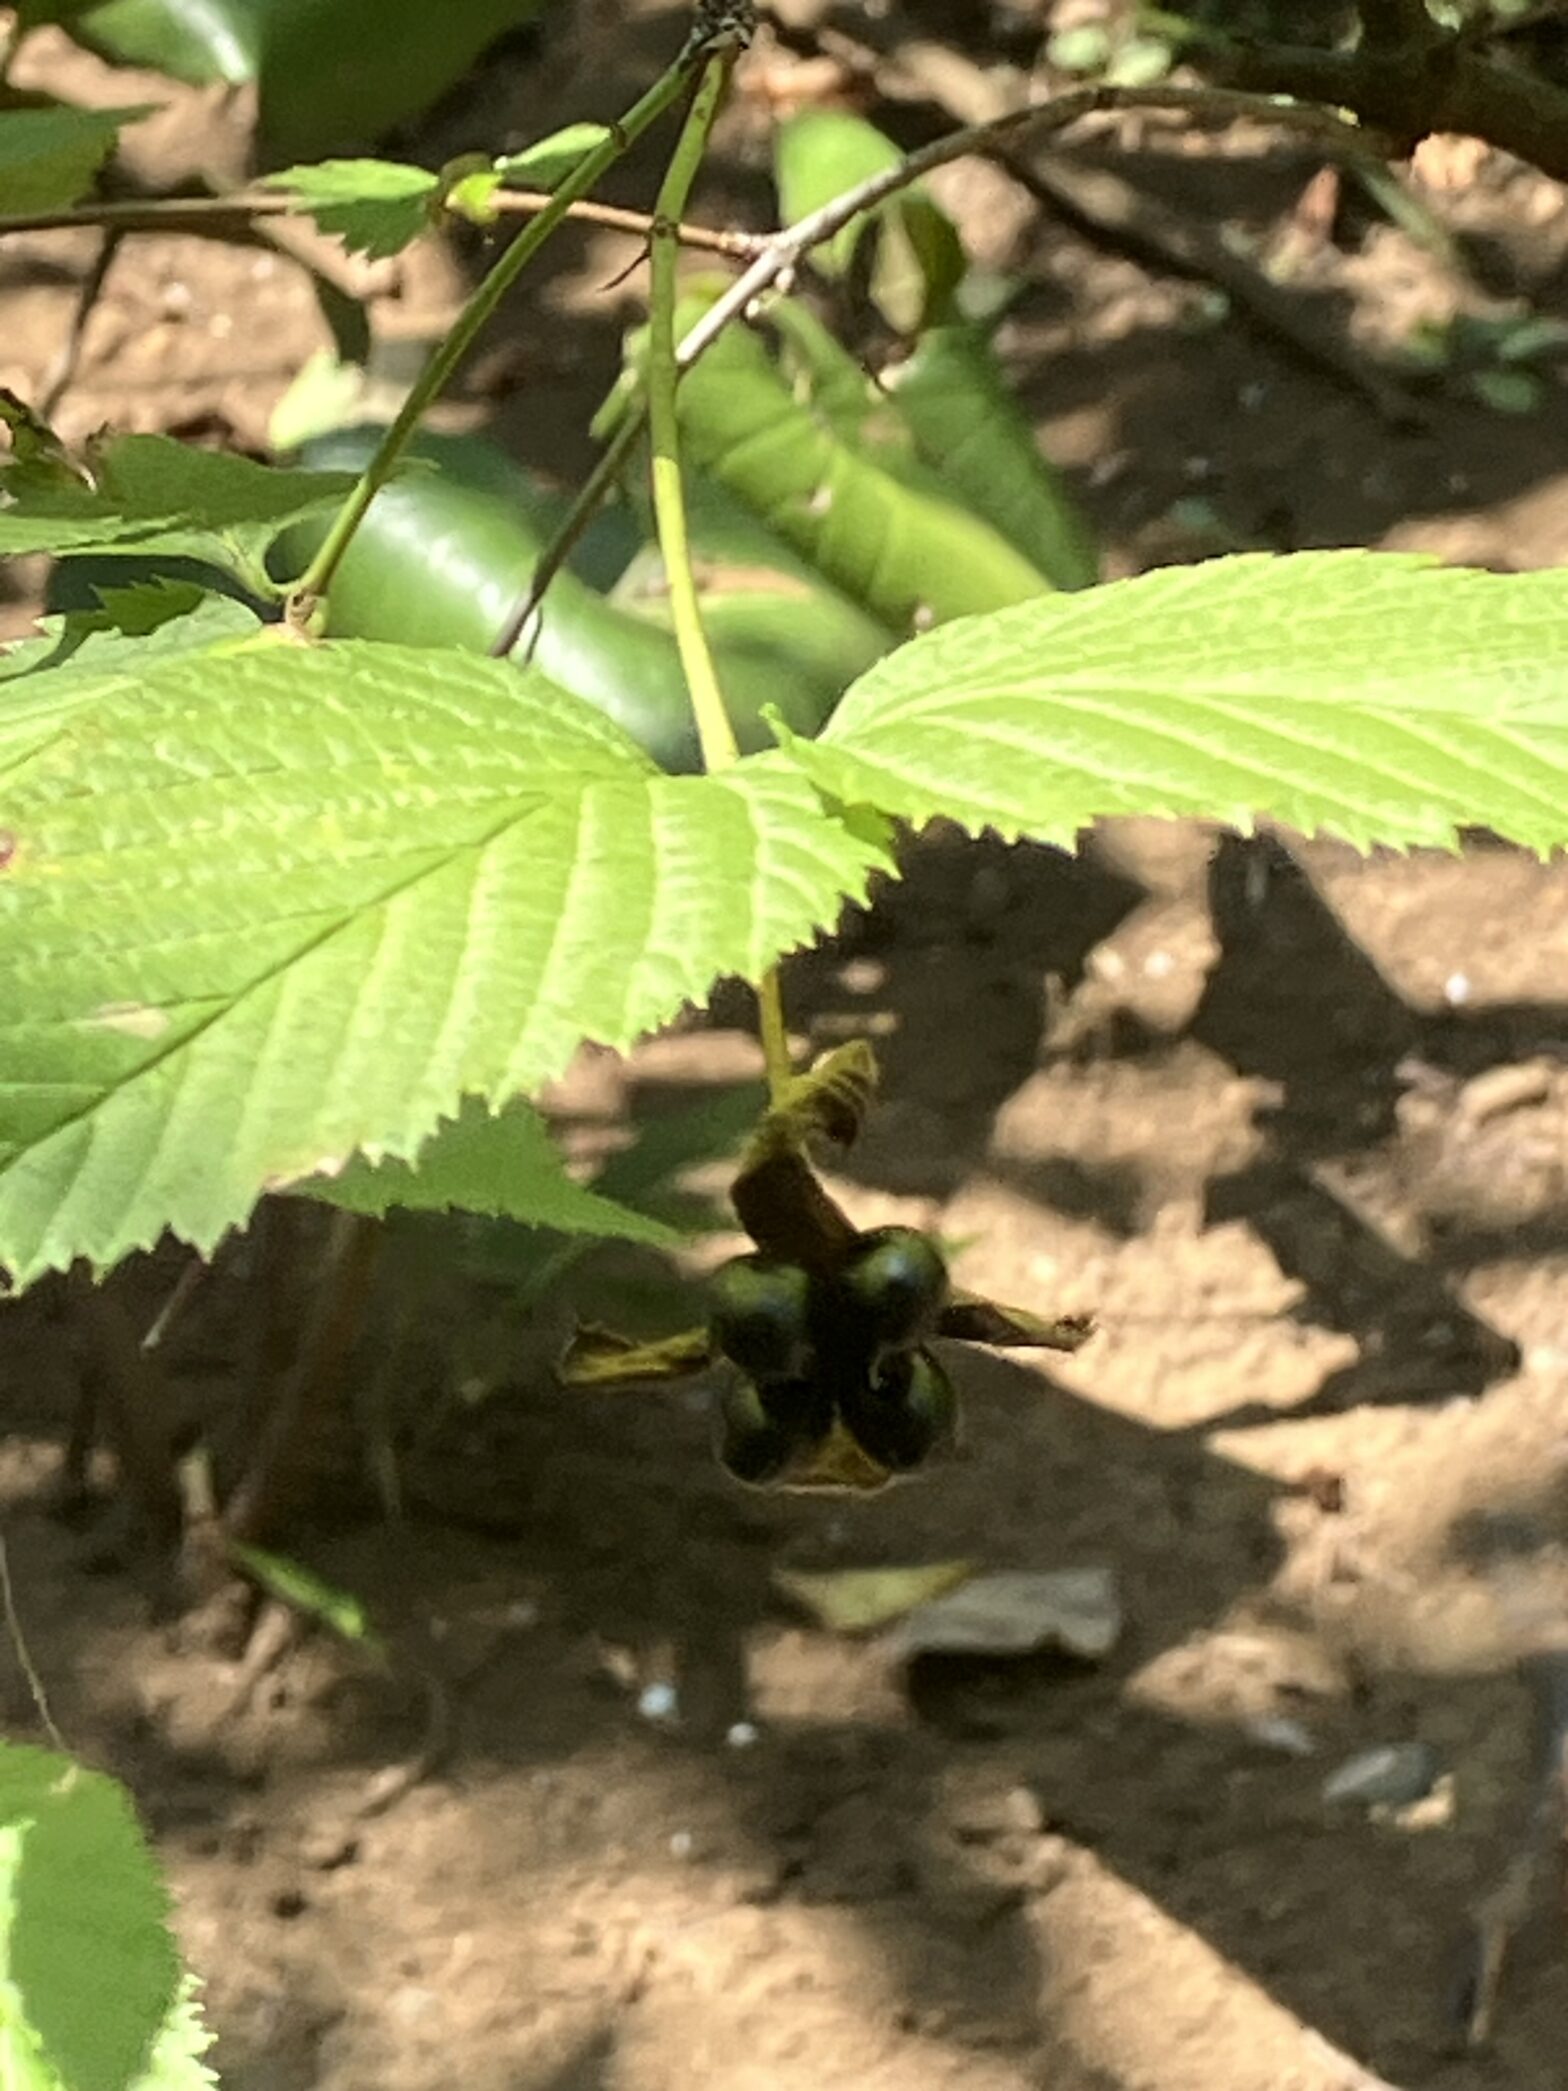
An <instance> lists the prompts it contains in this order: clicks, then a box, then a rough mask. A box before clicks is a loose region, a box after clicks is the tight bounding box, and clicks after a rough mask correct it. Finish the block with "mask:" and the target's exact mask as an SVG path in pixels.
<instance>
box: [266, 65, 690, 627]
mask: <svg viewBox="0 0 1568 2091" xmlns="http://www.w3.org/2000/svg"><path fill="white" fill-rule="evenodd" d="M699 56H700V53H699V52H697V51H694V50H692V49H690V48H688V49H687V50H685V51H683V52H682V53H681V56H680V57H679V58H678V59H676V61H675V63H674V64H673V65H672V66H671V67H670V68H669V69H668V71H667V72H665V73H663V74H661V75H660V77H659V78H658V79H657V80H656V81H655V82H654V83H653V85H652V86H651V87H650V88H649V89H648V92H647V93H646V94H645V95H644V96H643V97H642V99H641V101H639V102H638V103H637V104H636V105H635V107H634V108H632V109H630V110H628V112H627V113H626V115H625V116H623V117H622V118H621V120H620V122H619V123H616V124H612V125H611V127H610V131H609V135H608V136H607V137H606V138H605V139H604V140H603V142H602V143H601V144H599V145H596V146H595V147H594V149H593V151H592V152H590V153H588V154H586V155H585V156H584V157H583V158H582V159H581V160H580V161H579V162H578V163H577V165H576V166H575V167H574V168H573V169H572V171H571V173H570V174H569V175H567V177H566V179H565V180H564V181H563V182H562V183H561V185H560V187H559V188H558V189H557V190H556V191H555V194H554V196H553V197H552V198H551V201H550V205H549V208H548V209H546V210H543V211H541V212H540V213H539V215H538V217H537V218H535V219H534V220H533V221H532V223H531V224H529V225H528V226H527V227H526V228H525V229H524V230H523V231H522V232H520V233H519V234H518V236H517V238H516V239H515V240H513V242H512V244H511V245H510V246H509V247H508V248H507V250H506V252H505V253H504V254H503V255H502V256H501V258H500V260H499V261H498V262H497V263H496V264H495V266H494V268H493V269H491V271H490V273H489V274H488V275H487V276H486V277H485V278H484V280H483V281H482V282H481V283H480V285H479V287H478V288H477V290H475V292H474V294H473V296H472V297H471V298H470V299H469V301H468V303H467V304H466V305H465V306H464V307H463V310H462V312H461V313H460V314H459V315H458V318H457V322H456V324H455V325H454V326H453V328H452V331H451V332H450V333H449V334H448V335H447V337H446V339H445V340H444V341H443V342H442V344H441V346H440V347H439V348H438V349H437V350H436V353H435V354H434V355H433V356H432V357H431V359H430V361H429V363H428V364H427V365H426V366H425V368H424V370H423V371H422V372H421V374H420V378H419V382H418V384H417V385H415V387H414V389H413V391H412V392H410V393H409V395H408V398H407V399H406V400H405V401H404V402H403V406H402V410H401V412H400V413H399V414H398V417H397V419H396V420H395V421H394V422H393V424H392V426H391V427H390V428H389V429H388V430H387V432H386V434H385V436H383V438H382V439H381V444H380V447H379V448H378V449H377V451H376V454H375V456H374V457H373V458H372V459H371V460H370V463H369V464H368V465H367V466H366V467H365V470H364V473H363V474H362V476H361V478H360V480H359V484H358V485H357V486H356V487H355V488H354V491H353V492H352V493H351V494H350V495H349V497H348V499H347V500H346V501H345V502H344V504H343V506H342V508H341V510H340V511H339V513H338V515H337V517H336V519H335V520H334V522H333V525H332V528H331V529H330V530H329V531H328V533H327V536H326V539H325V541H324V542H323V544H322V546H321V549H320V551H319V552H317V554H316V556H315V558H314V559H313V560H312V561H311V563H310V567H309V569H308V571H307V572H306V573H305V575H304V576H303V578H302V579H301V581H300V583H299V586H298V587H297V588H296V589H295V591H294V595H293V597H292V599H291V616H292V617H293V619H294V621H296V622H302V621H303V620H304V619H305V618H306V617H307V616H308V615H309V612H310V610H311V608H312V607H313V606H314V604H315V603H316V601H317V600H318V599H319V598H320V597H321V596H323V595H325V594H326V592H327V590H328V589H329V588H330V587H331V585H332V580H333V576H334V575H335V574H336V573H337V570H338V567H339V566H340V564H341V563H342V560H343V555H344V554H345V553H346V552H347V550H348V548H349V546H350V545H351V544H352V543H353V541H354V534H355V532H356V531H357V530H358V529H359V526H360V524H361V523H363V521H364V520H365V517H366V515H367V513H368V512H369V509H370V504H371V502H372V501H374V500H375V498H376V496H377V494H378V493H380V491H381V489H382V487H384V486H385V485H386V483H387V481H388V480H389V479H390V478H391V476H392V473H393V471H394V470H395V468H396V466H397V462H398V459H399V458H400V457H401V456H402V455H403V452H404V451H405V449H407V447H408V444H409V442H410V440H411V439H412V437H413V435H414V432H415V430H416V429H417V428H418V426H419V423H420V421H421V420H422V419H423V418H424V415H425V413H426V412H427V410H428V409H429V407H430V406H431V405H432V403H433V402H434V401H435V400H437V399H439V398H440V396H441V394H442V393H443V392H444V391H445V390H446V388H447V386H448V385H449V384H450V383H451V382H452V379H453V377H454V376H455V375H456V373H457V370H458V368H459V366H460V365H461V364H462V362H463V360H464V358H465V357H466V356H467V355H468V352H469V350H470V349H471V348H472V347H473V345H474V343H475V342H476V341H477V340H478V338H479V336H480V334H481V333H482V332H483V330H484V328H485V327H486V326H487V325H488V324H489V322H490V320H491V319H492V318H493V317H494V314H495V311H496V307H497V306H498V305H499V304H500V303H501V301H502V299H503V298H504V297H505V296H506V294H507V292H508V291H509V290H510V289H511V288H512V285H513V284H514V283H515V282H516V281H517V279H518V277H519V276H520V275H521V274H522V272H523V270H524V269H525V268H527V266H528V264H529V262H531V261H532V260H533V258H534V256H535V255H536V254H537V253H538V252H539V249H540V248H541V247H542V246H543V245H544V243H545V241H546V240H547V239H549V237H550V235H551V234H552V233H553V232H554V231H555V229H556V227H557V226H558V225H560V224H561V222H562V221H563V220H564V219H565V218H566V217H567V216H568V214H569V213H570V211H571V207H572V205H573V204H574V203H576V202H577V201H578V200H579V198H581V197H583V196H586V195H587V193H588V191H589V190H590V189H592V188H593V187H594V186H595V184H596V183H598V182H599V181H601V180H602V179H603V178H604V176H605V175H606V174H607V173H608V171H609V170H610V168H611V167H613V166H614V165H615V162H616V161H617V160H618V159H620V158H621V156H622V154H623V153H625V152H627V151H628V150H629V149H630V148H631V147H632V146H633V145H634V144H635V143H636V142H637V140H638V139H639V138H640V137H641V136H642V134H643V133H644V131H646V130H648V129H650V128H651V126H652V125H653V124H655V123H656V122H657V121H658V119H659V118H660V117H661V116H662V115H663V114H664V112H665V111H666V110H667V109H669V108H670V107H671V106H672V105H673V104H674V103H675V102H676V101H677V100H679V98H680V96H681V94H682V92H683V91H684V89H685V86H686V82H687V81H688V79H689V78H690V77H691V70H692V66H693V64H694V63H696V62H697V59H698V57H699ZM677 215H679V213H677Z"/></svg>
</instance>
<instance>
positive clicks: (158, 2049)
mask: <svg viewBox="0 0 1568 2091" xmlns="http://www.w3.org/2000/svg"><path fill="white" fill-rule="evenodd" d="M211 2046H212V2035H211V2033H209V2032H208V2030H207V2027H206V2024H205V2022H204V2020H203V2018H202V2015H201V2006H200V1991H199V1988H198V1985H197V1983H196V1981H195V1980H194V1978H193V1977H191V1976H189V1975H187V1976H186V1978H185V1980H184V1982H183V1983H182V1985H181V1988H180V1993H179V1995H178V1996H177V1997H176V1998H175V2000H174V2004H173V2007H172V2008H171V2010H170V2012H169V2015H168V2017H167V2018H166V2019H165V2020H164V2022H163V2027H162V2030H161V2031H160V2033H159V2035H158V2038H157V2039H156V2041H154V2043H153V2050H152V2055H151V2057H150V2059H149V2060H148V2063H147V2067H146V2068H145V2069H144V2070H143V2071H142V2073H141V2075H140V2076H138V2077H136V2078H135V2079H134V2080H133V2081H132V2083H131V2084H130V2086H129V2091H213V2087H214V2086H215V2085H216V2084H217V2081H218V2079H217V2075H216V2073H215V2072H214V2071H213V2070H211V2069H209V2068H208V2067H207V2064H206V2063H205V2062H204V2061H203V2060H202V2057H203V2056H204V2055H205V2054H206V2053H207V2050H208V2049H209V2048H210V2047H211Z"/></svg>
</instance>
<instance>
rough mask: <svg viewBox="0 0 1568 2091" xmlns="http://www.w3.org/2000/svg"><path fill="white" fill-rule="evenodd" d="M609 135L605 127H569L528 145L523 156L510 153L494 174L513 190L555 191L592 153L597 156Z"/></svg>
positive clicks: (597, 124) (522, 151)
mask: <svg viewBox="0 0 1568 2091" xmlns="http://www.w3.org/2000/svg"><path fill="white" fill-rule="evenodd" d="M609 135H610V133H609V131H608V129H607V128H606V127H605V125H603V124H602V123H569V124H568V125H567V126H566V128H565V129H564V130H560V131H552V132H551V133H550V136H549V137H548V138H538V139H536V140H535V141H534V143H533V144H532V145H525V146H524V147H523V148H522V150H521V152H511V153H507V154H506V155H505V157H504V158H502V159H499V160H497V161H496V163H495V172H496V174H497V175H499V176H500V178H501V180H502V181H504V182H507V183H509V184H510V186H511V187H512V188H514V189H553V188H555V187H556V185H557V183H559V182H563V181H565V179H566V177H567V176H568V175H569V174H570V173H571V171H572V169H573V168H574V167H577V166H580V165H581V163H582V162H583V161H584V160H586V159H587V157H588V155H589V153H591V152H597V150H598V149H599V147H600V146H601V145H602V144H603V143H604V141H605V140H606V139H607V138H608V137H609Z"/></svg>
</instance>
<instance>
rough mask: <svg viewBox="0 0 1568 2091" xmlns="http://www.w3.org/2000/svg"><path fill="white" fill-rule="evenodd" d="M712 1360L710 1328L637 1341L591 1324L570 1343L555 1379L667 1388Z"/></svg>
mask: <svg viewBox="0 0 1568 2091" xmlns="http://www.w3.org/2000/svg"><path fill="white" fill-rule="evenodd" d="M712 1363H713V1346H712V1343H711V1341H710V1340H709V1336H708V1331H707V1330H706V1328H701V1329H684V1330H682V1332H681V1333H680V1335H678V1336H665V1337H662V1338H660V1340H659V1341H658V1342H656V1343H639V1342H637V1341H636V1339H635V1338H634V1337H631V1336H622V1335H620V1334H619V1333H618V1332H617V1331H616V1330H614V1329H604V1328H599V1327H598V1326H597V1325H596V1324H594V1323H591V1322H588V1323H584V1324H583V1326H582V1327H581V1328H579V1329H578V1330H577V1332H576V1334H575V1335H574V1336H573V1337H572V1340H571V1342H570V1343H568V1345H567V1346H566V1349H565V1351H564V1353H563V1354H562V1357H561V1362H560V1364H559V1365H558V1366H557V1367H556V1377H557V1379H559V1380H560V1382H561V1384H562V1386H564V1387H594V1388H612V1387H638V1386H643V1387H647V1386H667V1385H669V1384H670V1382H671V1381H674V1380H682V1379H692V1378H695V1376H696V1375H697V1374H698V1373H699V1372H706V1371H707V1369H708V1367H709V1366H710V1365H711V1364H712Z"/></svg>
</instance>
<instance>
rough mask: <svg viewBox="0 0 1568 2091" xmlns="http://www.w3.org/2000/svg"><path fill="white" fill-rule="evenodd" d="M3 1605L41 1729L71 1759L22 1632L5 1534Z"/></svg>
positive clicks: (1, 1542) (0, 1567) (1, 1541)
mask: <svg viewBox="0 0 1568 2091" xmlns="http://www.w3.org/2000/svg"><path fill="white" fill-rule="evenodd" d="M0 1603H3V1604H4V1608H5V1630H6V1635H7V1637H8V1639H9V1640H10V1643H11V1647H12V1650H13V1652H14V1653H15V1656H16V1660H17V1663H18V1664H19V1666H20V1668H21V1672H22V1675H23V1677H24V1678H25V1679H26V1680H27V1689H28V1692H29V1693H30V1694H31V1697H32V1701H33V1711H34V1712H35V1713H36V1714H37V1716H38V1725H39V1727H40V1728H42V1730H43V1731H44V1733H45V1735H47V1736H48V1738H49V1740H50V1742H51V1743H52V1744H53V1745H54V1747H55V1748H56V1749H57V1750H58V1751H59V1752H60V1754H61V1756H62V1757H69V1755H70V1754H71V1752H70V1747H69V1745H68V1744H67V1742H66V1740H65V1737H64V1736H63V1735H62V1734H61V1733H60V1730H59V1727H58V1725H57V1724H56V1721H55V1717H54V1713H53V1711H52V1709H51V1707H50V1705H49V1693H48V1690H47V1688H46V1687H45V1684H44V1680H43V1675H42V1673H41V1672H40V1670H39V1668H38V1665H37V1664H36V1663H35V1662H34V1661H33V1652H32V1650H31V1649H30V1648H29V1647H28V1645H27V1635H26V1633H25V1632H24V1631H23V1628H22V1615H21V1613H20V1611H19V1610H18V1609H17V1603H16V1589H15V1586H14V1584H13V1583H12V1581H11V1555H10V1551H9V1549H8V1548H7V1546H6V1539H5V1533H4V1532H3V1531H0Z"/></svg>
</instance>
